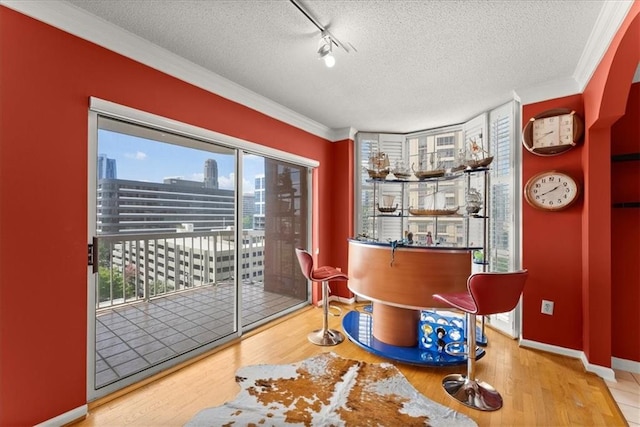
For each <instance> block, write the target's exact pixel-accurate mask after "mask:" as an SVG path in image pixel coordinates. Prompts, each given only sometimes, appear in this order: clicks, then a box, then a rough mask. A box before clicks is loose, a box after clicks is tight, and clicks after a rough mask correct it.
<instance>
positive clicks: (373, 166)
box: [367, 151, 389, 179]
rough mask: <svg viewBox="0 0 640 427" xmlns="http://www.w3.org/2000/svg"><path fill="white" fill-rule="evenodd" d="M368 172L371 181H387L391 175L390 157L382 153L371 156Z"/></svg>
mask: <svg viewBox="0 0 640 427" xmlns="http://www.w3.org/2000/svg"><path fill="white" fill-rule="evenodd" d="M367 172H368V173H369V178H371V179H385V178H386V177H387V175H389V156H387V154H386V153H383V152H382V151H380V152H377V153H373V154H371V157H369V167H368V168H367Z"/></svg>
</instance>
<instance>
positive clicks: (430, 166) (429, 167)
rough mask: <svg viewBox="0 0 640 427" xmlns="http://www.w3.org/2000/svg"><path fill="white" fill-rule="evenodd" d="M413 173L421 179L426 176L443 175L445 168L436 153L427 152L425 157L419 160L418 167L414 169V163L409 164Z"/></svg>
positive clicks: (436, 176)
mask: <svg viewBox="0 0 640 427" xmlns="http://www.w3.org/2000/svg"><path fill="white" fill-rule="evenodd" d="M411 169H413V174H414V175H415V176H416V178H418V179H420V180H423V179H428V178H438V177H441V176H444V173H445V169H444V167H442V165H441V164H440V161H439V160H438V156H437V154H436V153H429V154H428V155H427V157H426V161H425V159H423V160H422V161H421V162H420V169H419V170H415V168H414V165H413V164H411Z"/></svg>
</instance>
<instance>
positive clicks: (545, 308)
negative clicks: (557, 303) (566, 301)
mask: <svg viewBox="0 0 640 427" xmlns="http://www.w3.org/2000/svg"><path fill="white" fill-rule="evenodd" d="M540 313H542V314H548V315H550V316H551V315H553V301H547V300H546V299H543V300H542V307H541V308H540Z"/></svg>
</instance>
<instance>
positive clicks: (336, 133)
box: [329, 127, 358, 142]
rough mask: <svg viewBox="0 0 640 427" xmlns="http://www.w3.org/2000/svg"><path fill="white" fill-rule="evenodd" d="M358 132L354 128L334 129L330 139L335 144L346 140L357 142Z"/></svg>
mask: <svg viewBox="0 0 640 427" xmlns="http://www.w3.org/2000/svg"><path fill="white" fill-rule="evenodd" d="M357 132H358V130H357V129H354V128H352V127H348V128H342V129H333V130H332V132H331V138H329V139H330V140H331V141H333V142H336V141H343V140H345V139H351V140H355V139H356V133H357Z"/></svg>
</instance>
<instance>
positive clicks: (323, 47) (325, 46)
mask: <svg viewBox="0 0 640 427" xmlns="http://www.w3.org/2000/svg"><path fill="white" fill-rule="evenodd" d="M321 37H322V38H321V39H320V42H319V43H318V59H324V65H326V66H327V67H329V68H331V67H333V66H334V65H336V58H335V57H334V56H333V40H332V39H331V36H330V35H329V34H327V33H326V32H324V31H323V32H322V34H321Z"/></svg>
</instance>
